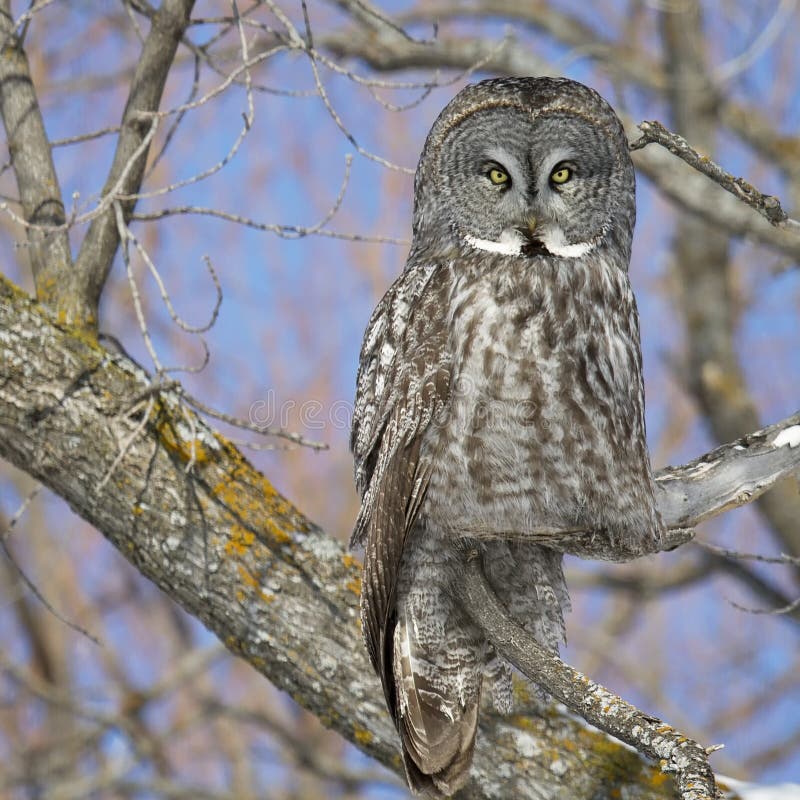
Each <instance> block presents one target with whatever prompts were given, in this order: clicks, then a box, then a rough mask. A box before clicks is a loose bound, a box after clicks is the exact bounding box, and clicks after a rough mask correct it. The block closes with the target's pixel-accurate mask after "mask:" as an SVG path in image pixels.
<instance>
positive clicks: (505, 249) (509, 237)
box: [466, 230, 525, 256]
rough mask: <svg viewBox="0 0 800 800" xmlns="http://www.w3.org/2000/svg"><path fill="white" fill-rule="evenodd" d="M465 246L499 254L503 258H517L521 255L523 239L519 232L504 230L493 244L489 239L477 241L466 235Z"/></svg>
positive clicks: (473, 237) (476, 238)
mask: <svg viewBox="0 0 800 800" xmlns="http://www.w3.org/2000/svg"><path fill="white" fill-rule="evenodd" d="M466 239H467V244H471V245H472V246H473V247H475V248H477V249H478V250H485V251H486V252H487V253H501V254H502V255H504V256H518V255H520V254H521V253H522V245H524V244H525V239H524V238H523V236H522V234H521V233H520V232H519V231H513V230H505V231H503V232H502V233H501V234H500V240H499V241H497V242H493V241H492V240H491V239H478V237H477V236H472V235H471V234H469V233H468V234H467V236H466Z"/></svg>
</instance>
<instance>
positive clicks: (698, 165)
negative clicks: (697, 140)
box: [631, 120, 800, 229]
mask: <svg viewBox="0 0 800 800" xmlns="http://www.w3.org/2000/svg"><path fill="white" fill-rule="evenodd" d="M638 127H639V130H640V131H641V132H642V136H641V138H640V139H638V140H637V141H635V142H633V143H632V144H631V150H641V149H642V148H643V147H646V146H647V145H648V144H653V143H655V144H659V145H661V146H662V147H664V148H665V149H667V150H669V152H670V153H672V155H674V156H677V157H678V158H680V159H681V160H682V161H685V162H686V163H687V164H688V165H689V166H690V167H692V168H693V169H696V170H697V171H698V172H702V173H703V174H704V175H707V176H708V177H709V178H711V180H712V181H714V183H716V184H718V185H719V186H721V187H722V188H723V189H725V191H727V192H730V193H731V194H732V195H733V196H734V197H735V198H737V199H738V200H741V201H742V202H743V203H745V205H748V206H750V208H754V209H755V210H756V211H757V212H758V213H759V214H760V215H761V216H762V217H764V219H766V220H767V222H769V223H770V224H771V225H781V224H785V223H787V222H789V223H791V227H793V228H796V229H797V228H800V226H798V223H797V222H795V221H794V220H789V219H788V215H787V213H786V212H785V211H784V210H783V209H782V208H781V203H780V200H778V198H777V197H774V196H772V195H765V194H762V193H761V192H759V191H758V189H756V188H755V187H754V186H752V185H751V184H749V183H748V182H747V181H745V180H742V178H736V177H734V176H733V175H731V174H730V173H729V172H727V171H726V170H724V169H722V167H720V166H719V164H716V163H715V162H713V161H712V160H711V159H710V158H708V156H703V155H700V153H698V152H697V151H696V150H695V149H694V148H693V147H691V146H690V145H689V143H688V142H687V141H686V139H684V138H683V137H682V136H678V134H677V133H672V132H671V131H668V130H667V129H666V128H665V127H664V126H663V125H662V124H661V123H660V122H656V121H648V120H645V121H644V122H641V123H639V126H638Z"/></svg>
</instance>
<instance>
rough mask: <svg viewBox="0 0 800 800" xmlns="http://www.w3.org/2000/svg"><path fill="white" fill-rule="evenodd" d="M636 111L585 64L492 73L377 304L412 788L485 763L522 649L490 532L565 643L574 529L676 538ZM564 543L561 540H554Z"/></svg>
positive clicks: (389, 545)
mask: <svg viewBox="0 0 800 800" xmlns="http://www.w3.org/2000/svg"><path fill="white" fill-rule="evenodd" d="M634 195H635V187H634V173H633V165H632V163H631V160H630V157H629V155H628V146H627V140H626V138H625V134H624V132H623V129H622V125H621V123H620V121H619V119H618V118H617V116H616V115H615V113H614V112H613V110H612V109H611V108H610V106H609V105H608V104H607V103H606V102H605V101H604V100H603V99H602V98H601V97H600V96H599V95H598V94H597V93H596V92H595V91H593V90H592V89H589V88H588V87H586V86H583V85H581V84H579V83H576V82H574V81H571V80H566V79H550V78H508V79H497V80H487V81H483V82H481V83H477V84H474V85H472V86H468V87H467V88H465V89H464V90H462V91H461V92H460V93H459V94H458V95H457V96H456V97H455V98H454V99H453V100H452V101H451V102H450V104H449V105H448V106H447V107H446V108H445V109H444V111H442V113H441V114H440V115H439V117H438V119H437V120H436V122H435V123H434V125H433V128H432V129H431V131H430V133H429V135H428V138H427V141H426V142H425V147H424V149H423V152H422V156H421V158H420V161H419V166H418V168H417V172H416V178H415V182H414V215H413V223H412V228H413V243H412V246H411V250H410V253H409V256H408V262H407V264H406V267H405V270H404V271H403V273H402V275H400V277H399V278H398V279H397V280H396V281H395V282H394V284H393V285H392V286H391V288H390V289H389V291H388V292H387V293H386V295H385V296H384V297H383V299H382V300H381V302H380V303H379V304H378V307H377V308H376V309H375V311H374V312H373V314H372V317H371V319H370V321H369V324H368V326H367V330H366V333H365V336H364V342H363V345H362V349H361V358H360V363H359V371H358V381H357V390H356V402H355V412H354V417H353V430H352V437H351V447H352V450H353V454H354V458H355V477H356V484H357V488H358V491H359V493H360V495H361V510H360V514H359V517H358V520H357V522H356V526H355V531H354V533H353V544H354V545H355V544H362V545H364V547H365V560H364V574H363V583H362V596H361V617H362V623H363V631H364V636H365V639H366V643H367V647H368V649H369V654H370V657H371V659H372V664H373V666H374V667H375V670H376V671H377V673H378V675H379V676H380V679H381V681H382V682H383V689H384V694H385V698H386V703H387V705H388V707H389V710H390V712H391V714H392V717H393V719H394V721H395V724H396V726H397V730H398V732H399V734H400V739H401V742H402V749H403V759H404V763H405V767H406V773H407V776H408V781H409V784H410V786H411V787H412V789H414V790H415V791H416V792H418V793H424V794H427V795H430V796H434V797H435V796H441V795H450V794H452V793H453V792H455V791H456V790H457V789H458V788H459V787H460V786H462V785H463V783H464V782H465V780H466V778H467V775H468V772H469V768H470V763H471V761H472V752H473V748H474V745H475V735H476V730H477V722H478V708H479V701H480V694H481V686H482V683H483V682H484V681H486V682H487V683H488V684H490V685H491V690H492V699H493V702H494V705H495V707H496V708H497V709H498V710H500V711H504V712H507V711H508V710H509V709H510V707H511V702H512V690H511V668H510V665H509V664H508V663H507V662H505V661H504V660H502V659H500V658H498V657H497V656H496V655H495V654H494V653H493V651H492V648H491V646H490V645H489V644H488V643H487V642H486V641H485V639H484V638H483V636H481V634H480V632H479V631H478V629H477V628H476V627H475V625H474V624H473V623H472V622H471V621H470V619H469V618H468V617H467V616H466V614H465V613H464V611H463V610H462V609H461V608H460V606H459V604H458V602H457V601H456V600H455V599H454V595H453V592H452V590H451V586H452V582H453V581H458V579H459V572H458V567H459V563H461V562H460V552H461V551H460V549H459V547H458V545H457V543H458V542H459V540H463V539H473V540H474V542H475V546H476V547H477V548H478V549H479V550H480V552H481V555H482V559H483V569H484V572H485V574H486V578H487V580H488V581H489V583H490V584H491V586H492V587H493V588H494V591H495V592H496V593H497V595H498V597H499V598H500V600H501V601H502V603H503V604H504V605H505V607H506V608H507V610H508V612H509V614H510V615H511V616H512V617H513V618H514V619H515V620H516V621H517V622H518V623H520V624H521V625H523V626H524V627H525V628H526V629H527V630H528V631H529V632H530V633H531V634H532V635H533V636H535V637H536V639H537V640H538V641H539V642H540V643H541V644H542V645H544V646H546V647H547V648H549V649H550V650H552V651H553V652H557V650H558V646H559V643H560V642H561V641H562V640H563V638H564V622H563V612H564V610H565V609H567V608H568V606H569V598H568V595H567V589H566V585H565V583H564V577H563V574H562V569H561V561H562V555H563V553H562V550H563V549H564V548H563V547H561V548H559V540H558V535H557V533H555V534H552V533H551V534H550V535H549V536H547V537H546V538H544V539H543V538H542V535H543V534H542V532H546V531H551V532H552V531H556V532H557V531H559V530H562V531H563V530H583V531H589V532H592V534H593V537H592V538H593V540H594V541H596V542H597V543H598V545H597V550H598V554H599V555H600V556H601V557H605V558H609V559H618V558H621V559H624V558H626V557H630V556H631V555H636V554H640V553H644V552H651V551H654V550H657V549H658V544H659V542H660V540H661V537H662V534H663V526H662V522H661V519H660V517H659V515H658V511H657V509H656V506H655V501H654V486H653V479H652V474H651V469H650V462H649V458H648V453H647V447H646V443H645V426H644V390H643V384H642V364H641V352H640V346H639V326H638V315H637V310H636V302H635V300H634V296H633V293H632V291H631V286H630V283H629V281H628V264H629V261H630V250H631V239H632V235H633V225H634V218H635V198H634ZM543 542H544V544H543Z"/></svg>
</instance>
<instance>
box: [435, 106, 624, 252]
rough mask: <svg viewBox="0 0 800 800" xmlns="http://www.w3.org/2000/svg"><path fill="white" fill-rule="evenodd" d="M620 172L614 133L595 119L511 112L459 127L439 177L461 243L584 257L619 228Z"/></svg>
mask: <svg viewBox="0 0 800 800" xmlns="http://www.w3.org/2000/svg"><path fill="white" fill-rule="evenodd" d="M614 146H615V145H614ZM620 167H621V164H620V160H619V158H618V156H617V154H616V153H615V151H614V150H613V147H612V143H610V142H609V138H608V136H607V132H606V131H605V130H603V129H602V127H600V126H598V125H596V124H595V123H594V122H593V121H592V120H590V119H588V118H586V117H583V116H581V115H580V114H576V113H572V112H570V111H566V110H556V111H551V112H545V113H542V114H540V115H532V114H531V113H530V112H529V111H528V110H527V109H523V108H514V107H503V108H488V109H483V110H479V111H476V112H473V113H472V114H470V115H469V116H467V117H465V118H462V119H461V120H459V121H458V123H457V124H455V125H454V126H453V127H452V129H451V130H450V131H449V132H448V134H447V136H446V137H445V140H444V143H443V146H442V150H441V152H440V161H439V175H440V178H441V184H440V186H441V192H442V199H443V200H444V202H445V203H446V208H447V211H448V217H449V220H450V224H451V226H452V227H451V230H452V231H453V233H454V234H455V236H456V238H457V239H458V240H459V241H460V242H463V243H466V244H467V245H469V246H470V247H473V248H476V249H479V250H483V251H485V252H490V253H499V254H502V255H511V256H514V255H523V256H532V255H552V256H556V257H560V258H581V257H583V256H585V255H586V254H587V253H589V252H591V251H592V250H593V249H594V248H596V247H597V246H598V245H599V244H600V243H601V242H602V241H603V239H604V238H605V236H606V234H607V232H608V230H609V226H610V224H611V223H612V221H613V218H614V210H615V201H614V197H615V195H614V189H615V188H616V184H617V182H618V180H619V178H620V175H619V173H620ZM622 177H625V179H626V180H628V179H629V178H628V177H627V176H622ZM533 220H535V224H533Z"/></svg>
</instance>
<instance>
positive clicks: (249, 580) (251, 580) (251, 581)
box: [236, 564, 275, 603]
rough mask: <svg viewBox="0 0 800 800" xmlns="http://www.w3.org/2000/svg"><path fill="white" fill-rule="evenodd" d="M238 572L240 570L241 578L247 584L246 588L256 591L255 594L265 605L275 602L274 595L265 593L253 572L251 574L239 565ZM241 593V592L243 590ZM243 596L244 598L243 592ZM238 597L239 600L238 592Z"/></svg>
mask: <svg viewBox="0 0 800 800" xmlns="http://www.w3.org/2000/svg"><path fill="white" fill-rule="evenodd" d="M238 570H239V577H240V578H241V580H242V583H243V584H245V585H246V586H249V587H250V588H251V589H254V590H255V593H256V594H257V595H258V596H259V597H260V598H261V599H262V600H263V601H264V602H265V603H271V602H273V601H274V600H275V595H274V594H270V593H269V592H265V591H264V590H263V589H262V588H261V584H260V583H259V582H258V579H257V578H256V577H255V576H254V575H253V574H252V573H251V572H249V571H248V570H247V569H245V567H243V566H242V565H241V564H239V565H238ZM239 591H241V589H240V590H239ZM242 595H243V596H244V593H243V592H242ZM236 597H237V599H238V598H239V595H238V592H237V595H236ZM240 602H241V601H240Z"/></svg>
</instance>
